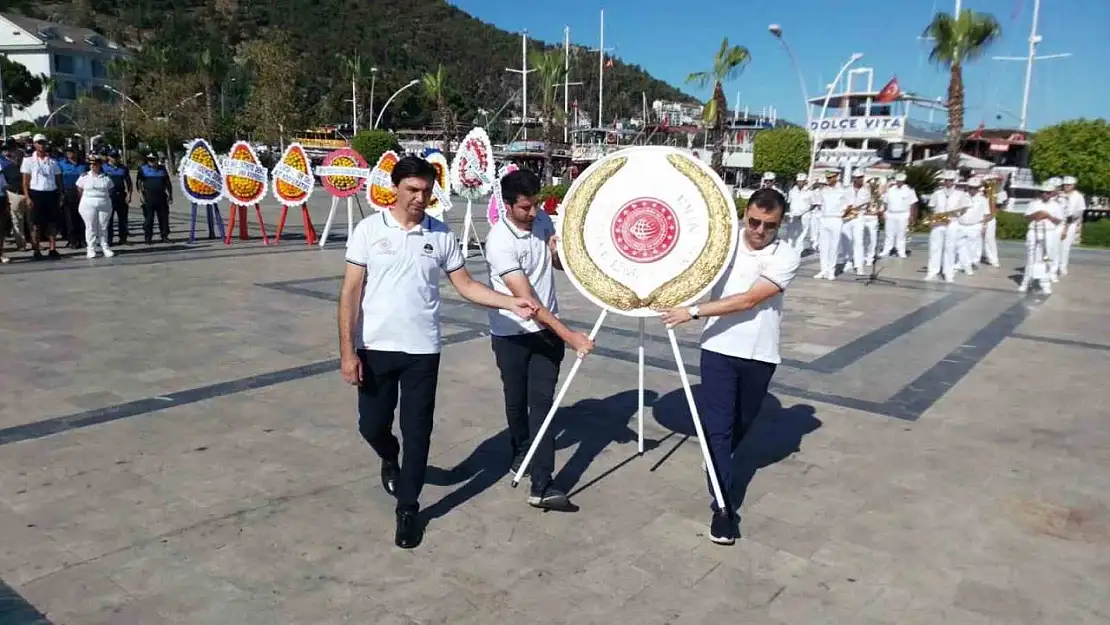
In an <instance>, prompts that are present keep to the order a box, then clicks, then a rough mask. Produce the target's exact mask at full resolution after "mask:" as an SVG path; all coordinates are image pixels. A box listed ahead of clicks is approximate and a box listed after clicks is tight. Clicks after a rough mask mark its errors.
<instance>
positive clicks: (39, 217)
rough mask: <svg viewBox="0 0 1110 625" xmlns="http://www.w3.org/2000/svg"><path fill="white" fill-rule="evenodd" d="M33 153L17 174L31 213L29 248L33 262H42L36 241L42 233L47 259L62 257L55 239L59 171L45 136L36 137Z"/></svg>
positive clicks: (24, 160)
mask: <svg viewBox="0 0 1110 625" xmlns="http://www.w3.org/2000/svg"><path fill="white" fill-rule="evenodd" d="M34 142H35V153H34V154H32V155H30V156H28V157H26V158H24V159H23V164H22V165H20V168H19V171H20V173H22V174H23V195H24V196H26V197H27V207H28V209H29V211H30V213H31V249H33V250H34V251H35V252H34V259H35V260H42V250H41V249H40V248H39V242H40V241H41V240H42V237H43V235H44V234H45V235H46V236H47V238H49V240H50V251H49V252H48V253H47V256H49V257H50V258H61V257H62V255H61V254H59V253H58V249H57V245H56V243H55V239H56V237H57V231H58V224H59V223H61V219H62V214H61V204H60V202H61V195H60V191H59V190H60V189H61V188H62V170H61V168H60V167H58V162H57V161H56V160H54V159H53V158H52V157H51V156H50V154H48V153H47V151H46V146H47V140H46V136H45V135H35V137H34Z"/></svg>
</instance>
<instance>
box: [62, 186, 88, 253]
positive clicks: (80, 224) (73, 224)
mask: <svg viewBox="0 0 1110 625" xmlns="http://www.w3.org/2000/svg"><path fill="white" fill-rule="evenodd" d="M62 215H63V216H64V223H65V232H63V233H62V236H64V237H65V239H66V241H69V244H70V247H84V246H85V220H84V219H82V217H81V213H79V212H78V211H77V187H65V188H64V189H63V190H62Z"/></svg>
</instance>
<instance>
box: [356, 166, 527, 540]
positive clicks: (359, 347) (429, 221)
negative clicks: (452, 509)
mask: <svg viewBox="0 0 1110 625" xmlns="http://www.w3.org/2000/svg"><path fill="white" fill-rule="evenodd" d="M435 177H436V171H435V168H433V167H432V165H431V164H430V163H428V162H427V161H425V160H423V159H420V158H416V157H413V156H410V157H405V158H403V159H401V160H400V161H398V162H397V165H396V167H394V169H393V173H392V175H391V178H392V181H393V184H394V186H395V187H396V189H397V202H396V204H395V205H394V206H393V207H392V208H391V209H389V210H388V211H382V212H380V213H377V214H375V215H371V216H370V217H367V218H366V219H363V220H362V221H361V222H359V224H358V226H357V227H356V228H355V231H354V234H353V235H352V237H351V240H350V241H348V242H347V269H346V273H345V275H344V277H343V287H342V290H341V291H340V295H339V354H340V371H341V373H342V375H343V379H344V380H345V381H347V382H348V383H350V384H354V385H357V386H358V414H359V432H360V433H361V434H362V437H363V438H364V439H366V442H367V443H369V444H370V447H372V448H373V449H374V451H375V452H377V454H378V456H379V457H380V458H381V459H382V486H384V487H385V489H386V491H387V492H389V493H390V494H391V495H394V496H396V497H397V533H396V537H395V542H396V544H397V546H398V547H401V548H403V549H412V548H413V547H415V546H417V545H418V544H419V543H420V539H421V527H420V523H419V520H418V517H417V515H418V512H419V509H420V505H419V503H418V502H419V497H420V491H421V489H422V488H423V486H424V476H425V473H426V472H427V468H428V449H429V446H430V444H431V435H432V416H433V413H434V412H435V398H436V385H437V382H438V377H439V355H440V349H441V347H442V339H441V334H440V322H439V306H440V294H439V278H440V276H441V275H443V273H446V274H447V277H448V279H449V280H450V281H451V285H452V286H454V287H455V290H456V291H458V292H459V295H462V296H463V297H464V298H466V299H468V300H470V301H471V302H474V303H475V304H479V305H482V306H488V307H491V308H506V309H510V310H512V311H513V312H515V313H516V314H517V315H519V316H520V317H521V318H524V319H527V318H530V317H531V316H532V315H533V314H534V313H535V310H536V307H535V305H534V304H533V303H532V301H531V300H528V299H525V298H513V297H509V296H506V295H501V294H499V293H496V292H494V291H493V290H492V289H490V288H489V287H487V286H486V285H484V284H481V283H480V282H477V281H475V280H474V279H473V278H472V277H471V276H470V272H468V271H467V270H466V267H465V266H464V262H465V259H464V258H463V256H462V252H461V251H460V250H459V241H458V239H457V238H456V237H455V235H454V233H452V232H451V231H450V230H449V229H448V228H447V226H446V225H444V223H443V222H441V221H439V220H437V219H433V218H432V217H430V216H427V215H425V214H424V209H425V208H426V207H427V205H428V199H429V198H430V196H431V193H432V185H433V183H434V182H435ZM398 390H399V391H400V396H401V400H400V413H401V415H400V425H401V436H402V443H400V444H399V443H398V441H397V438H396V437H395V436H394V435H393V413H394V410H395V409H396V408H397V404H398ZM402 445H403V447H402ZM402 449H403V453H402Z"/></svg>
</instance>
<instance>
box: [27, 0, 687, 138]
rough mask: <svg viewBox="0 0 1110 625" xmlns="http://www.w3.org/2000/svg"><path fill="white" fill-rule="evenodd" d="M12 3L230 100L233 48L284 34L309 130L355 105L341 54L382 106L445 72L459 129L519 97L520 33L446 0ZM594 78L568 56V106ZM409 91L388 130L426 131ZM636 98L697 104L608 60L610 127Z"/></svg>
mask: <svg viewBox="0 0 1110 625" xmlns="http://www.w3.org/2000/svg"><path fill="white" fill-rule="evenodd" d="M9 3H10V4H12V5H15V7H16V8H15V10H18V11H21V12H24V13H26V14H28V15H32V16H34V17H39V18H45V19H53V20H56V21H64V22H68V23H71V24H74V25H79V26H87V27H93V28H96V29H98V30H99V31H101V32H102V33H103V34H105V35H106V36H109V37H111V38H113V39H116V40H118V41H121V42H123V43H125V44H127V45H130V46H139V47H143V48H146V49H149V48H161V49H165V50H168V51H169V54H168V55H165V56H168V57H169V58H168V60H169V62H170V63H171V64H172V65H174V70H175V71H178V72H182V73H189V72H193V73H204V71H205V70H209V71H211V72H212V73H214V74H220V73H223V74H224V75H223V76H221V75H216V76H212V82H213V83H215V84H221V83H222V84H224V85H226V86H227V89H228V92H229V97H231V98H233V99H234V98H235V97H236V95H237V93H236V88H237V86H238V87H239V88H241V87H242V85H243V84H244V83H246V82H249V78H250V77H249V76H246V77H242V78H245V80H243V79H240V80H236V81H230V80H228V79H227V78H228V77H229V76H230V77H233V76H234V72H235V71H236V68H235V65H236V64H235V61H236V50H237V49H239V46H240V45H241V44H244V43H247V42H250V41H252V40H256V39H259V38H265V37H269V36H272V33H273V31H282V32H284V33H286V34H288V35H291V36H290V37H289V41H290V44H291V46H292V47H293V48H294V49H295V52H296V53H297V54H298V55H299V58H300V59H301V65H302V67H300V68H299V69H300V70H301V74H302V75H301V77H300V79H299V80H298V89H297V98H298V100H299V102H298V104H299V105H300V107H301V110H303V111H305V117H306V118H307V119H306V120H305V121H306V122H315V123H324V122H335V121H339V120H346V119H348V118H349V112H348V111H349V110H350V104H348V103H346V102H344V100H345V99H347V100H349V98H350V82H349V81H346V80H345V79H344V76H345V74H344V71H343V68H344V62H343V61H342V59H341V55H342V56H347V57H352V56H354V55H359V56H360V57H361V59H362V64H363V73H364V74H365V75H366V76H367V79H366V80H365V82H366V83H367V84H366V86H365V89H364V90H365V91H366V92H367V95H368V92H369V82H370V80H369V67H370V66H371V65H372V66H376V67H377V68H378V69H379V72H378V80H377V87H376V96H377V100H378V102H379V103H380V102H381V101H382V99H383V97H384V96H385V95H388V94H389V93H391V92H392V91H393V90H395V89H396V88H398V87H400V86H402V85H404V84H405V83H407V82H408V81H410V80H412V79H414V78H418V77H420V76H421V75H422V74H424V73H426V72H434V71H436V68H437V66H439V65H440V64H442V65H443V67H444V73H445V75H446V91H447V93H448V101H449V103H450V104H451V106H452V108H453V109H455V113H456V115H457V116H458V119H459V120H460V121H462V122H464V123H466V122H469V121H470V120H471V119H473V118H474V117H475V114H476V111H477V109H478V108H484V109H486V110H491V111H493V110H497V109H498V108H500V107H501V105H502V104H504V102H505V101H506V100H507V99H509V98H510V97H511V96H513V94H514V93H516V94H518V98H519V92H518V90H519V88H520V82H521V81H520V76H519V74H510V73H508V72H506V71H505V68H507V67H519V65H520V36H519V34H514V33H510V32H507V31H504V30H500V29H498V28H496V27H494V26H492V25H490V24H487V23H485V22H482V21H480V20H478V19H476V18H474V17H472V16H470V15H469V14H467V13H465V12H463V11H462V10H460V9H458V8H456V7H454V6H452V5H449V4H448V3H447V2H445V1H444V0H404V1H400V2H398V1H394V0H172V1H171V0H68V1H66V2H61V3H57V4H53V5H50V4H48V5H45V8H44V5H43V4H42V3H41V2H31V1H27V0H9ZM526 6H527V3H521V4H520V5H519V9H517V10H518V11H519V20H517V21H520V22H521V23H522V24H525V25H526V24H527V21H528V17H527V15H528V11H527V9H526V8H525V7H526ZM576 34H577V35H578V36H580V37H583V36H585V35H584V34H583V33H576ZM591 36H592V35H591ZM530 45H535V46H537V47H538V46H539V45H542V44H539V43H536V42H530ZM552 45H556V46H560V47H561V44H560V43H554V44H552ZM205 50H209V51H210V54H214V55H215V56H216V57H218V58H216V59H215V60H214V61H215V62H213V59H211V58H205V59H204V60H203V61H202V60H201V59H202V57H203V54H204V51H205ZM165 56H164V57H163V58H165ZM691 69H696V67H694V66H693V65H692V67H691ZM597 74H598V60H597V54H596V53H591V52H588V51H587V50H586V49H585V48H574V47H572V59H571V80H572V81H580V82H583V83H585V84H584V85H582V86H578V87H572V88H571V98H572V99H575V98H577V99H578V100H579V101H580V103H581V106H582V108H583V110H588V111H590V112H592V114H593V116H595V117H596V107H597V88H598V75H597ZM412 91H413V92H414V93H413V94H411V95H410V94H408V93H406V95H405V96H404V97H403V98H399V100H398V102H397V103H395V104H394V106H393V107H391V110H392V112H393V114H395V115H398V116H400V117H397V118H394V119H392V120H387V121H392V122H393V123H394V125H399V126H408V127H412V126H419V125H421V124H422V123H425V122H427V121H428V118H429V115H430V113H431V111H429V110H426V109H427V108H428V107H426V106H421V104H420V102H419V97H418V94H417V93H415V92H416V91H417V90H415V89H414V90H412ZM529 91H530V92H532V93H531V94H530V108H532V107H533V106H534V105H533V104H531V102H535V101H536V100H537V97H538V96H537V95H536V93H535V90H534V88H533V87H532V85H529ZM642 93H646V95H647V99H648V103H649V104H650V102H651V101H652V100H654V99H670V100H681V101H692V99H691V98H690V97H689V96H688V95H685V94H683V93H682V92H681V91H679V90H678V89H676V88H674V87H673V86H671V85H668V84H667V83H664V82H662V81H660V80H656V79H654V78H652V77H651V76H650V75H649V74H648V73H647V72H646V71H644V69H643V68H641V67H639V66H636V65H627V64H625V63H622V62H621V61H620V60H619V59H615V60H614V66H613V67H612V68H610V69H607V70H606V76H605V109H606V120H607V121H608V120H609V119H611V118H612V117H614V116H621V117H625V116H631V115H635V114H637V113H639V111H640V110H641V106H642V105H641V98H642V96H641V94H642ZM383 94H384V95H383ZM238 95H239V96H241V95H242V93H239V94H238ZM233 105H234V102H232V106H233ZM533 110H534V109H533Z"/></svg>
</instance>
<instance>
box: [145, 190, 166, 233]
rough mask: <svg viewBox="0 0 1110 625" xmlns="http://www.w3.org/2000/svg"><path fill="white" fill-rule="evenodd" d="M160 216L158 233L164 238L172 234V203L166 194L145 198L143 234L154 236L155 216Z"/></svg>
mask: <svg viewBox="0 0 1110 625" xmlns="http://www.w3.org/2000/svg"><path fill="white" fill-rule="evenodd" d="M155 217H158V234H159V235H161V237H162V238H163V239H164V238H166V237H168V236H170V204H169V202H168V201H167V200H166V198H165V196H163V197H160V198H147V199H145V200H143V236H144V237H146V238H147V239H150V238H153V237H154V218H155Z"/></svg>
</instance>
